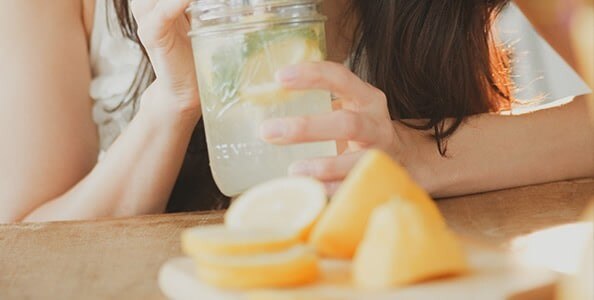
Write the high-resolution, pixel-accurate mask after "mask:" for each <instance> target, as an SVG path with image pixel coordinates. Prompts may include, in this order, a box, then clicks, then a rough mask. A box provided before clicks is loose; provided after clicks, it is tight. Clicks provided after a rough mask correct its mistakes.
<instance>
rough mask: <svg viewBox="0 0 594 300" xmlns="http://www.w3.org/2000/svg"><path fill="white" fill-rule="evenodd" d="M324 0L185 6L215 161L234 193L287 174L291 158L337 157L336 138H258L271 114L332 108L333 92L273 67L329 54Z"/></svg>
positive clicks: (220, 180)
mask: <svg viewBox="0 0 594 300" xmlns="http://www.w3.org/2000/svg"><path fill="white" fill-rule="evenodd" d="M320 2H321V1H320V0H242V1H238V0H198V1H196V2H194V3H193V4H192V5H191V6H190V7H189V9H188V12H189V14H190V16H191V20H192V31H191V32H190V37H191V39H192V47H193V52H194V57H195V63H196V71H197V78H198V86H199V88H200V97H201V103H202V117H203V119H204V125H205V129H206V139H207V144H208V155H209V157H210V167H211V169H212V173H213V176H214V179H215V182H216V183H217V186H218V187H219V189H220V190H221V191H222V192H223V193H224V194H225V195H228V196H235V195H238V194H240V193H242V192H243V191H245V190H247V189H248V188H250V187H252V186H254V185H256V184H258V183H261V182H264V181H267V180H270V179H273V178H276V177H281V176H286V174H287V170H288V167H289V165H290V164H291V163H293V162H295V161H298V160H304V159H308V158H314V157H327V156H334V155H336V144H335V142H333V141H330V142H315V143H306V144H296V145H287V146H284V145H283V146H279V145H272V144H269V143H266V142H264V141H262V140H261V138H260V135H259V128H260V125H261V123H262V122H263V121H265V120H267V119H271V118H282V117H289V116H303V115H314V114H322V113H328V112H331V111H332V106H331V99H330V98H331V97H330V92H328V91H324V90H299V91H298V90H287V89H285V88H283V87H282V86H281V84H279V83H278V82H277V81H276V80H275V73H276V72H277V71H278V70H280V69H282V68H284V67H286V66H290V65H294V64H297V63H301V62H307V61H321V60H323V59H325V55H326V44H325V30H324V24H325V21H326V17H325V16H323V15H322V14H321V12H320Z"/></svg>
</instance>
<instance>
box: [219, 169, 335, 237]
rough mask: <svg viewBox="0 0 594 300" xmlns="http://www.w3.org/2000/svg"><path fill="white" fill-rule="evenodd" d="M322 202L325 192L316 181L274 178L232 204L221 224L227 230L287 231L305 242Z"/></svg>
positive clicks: (310, 179)
mask: <svg viewBox="0 0 594 300" xmlns="http://www.w3.org/2000/svg"><path fill="white" fill-rule="evenodd" d="M326 203H327V199H326V190H325V188H324V185H323V184H322V183H320V182H319V181H317V180H314V179H312V178H307V177H288V178H281V179H275V180H272V181H269V182H266V183H263V184H261V185H258V186H256V187H254V188H252V189H250V190H248V191H247V192H245V193H244V194H243V195H241V196H240V197H239V198H238V199H236V200H235V201H233V203H232V204H231V207H229V209H228V210H227V213H226V214H225V225H226V226H227V227H228V228H231V229H242V230H254V231H267V230H268V231H270V230H279V231H282V232H291V233H293V234H294V236H297V237H299V238H302V239H305V238H306V236H307V235H308V233H309V230H310V229H311V227H312V226H313V224H314V223H315V222H316V221H317V219H318V217H319V216H320V214H321V212H322V210H323V209H324V207H325V206H326Z"/></svg>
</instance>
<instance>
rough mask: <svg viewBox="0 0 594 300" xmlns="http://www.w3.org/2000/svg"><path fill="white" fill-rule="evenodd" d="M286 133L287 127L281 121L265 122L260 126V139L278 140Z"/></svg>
mask: <svg viewBox="0 0 594 300" xmlns="http://www.w3.org/2000/svg"><path fill="white" fill-rule="evenodd" d="M285 132H286V125H285V123H284V122H282V121H279V120H271V121H264V122H263V123H262V125H261V126H260V137H261V138H262V139H264V140H267V141H270V140H277V139H279V138H282V137H283V136H284V135H285Z"/></svg>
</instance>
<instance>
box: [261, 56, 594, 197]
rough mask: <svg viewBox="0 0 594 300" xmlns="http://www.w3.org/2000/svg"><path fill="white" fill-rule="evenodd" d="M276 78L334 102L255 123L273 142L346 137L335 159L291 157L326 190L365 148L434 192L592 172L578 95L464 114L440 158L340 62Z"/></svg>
mask: <svg viewBox="0 0 594 300" xmlns="http://www.w3.org/2000/svg"><path fill="white" fill-rule="evenodd" d="M277 75H278V76H277V78H278V80H279V81H280V82H281V83H282V84H283V85H284V86H285V87H286V88H289V89H325V90H330V91H332V92H333V94H334V95H336V96H337V97H338V98H339V99H340V101H342V108H341V109H339V110H337V111H335V112H332V113H329V114H326V115H319V116H308V117H293V118H284V119H276V120H270V121H266V122H265V123H264V124H263V125H262V128H261V135H262V138H263V139H264V140H266V141H268V142H270V143H275V144H293V143H303V142H312V141H324V140H338V141H348V148H347V151H346V152H345V153H343V154H341V155H339V156H337V157H331V158H321V159H313V160H308V161H301V162H296V163H294V164H293V165H292V166H291V168H290V170H289V171H290V173H293V174H295V175H305V176H313V177H316V178H318V179H320V180H322V181H324V182H326V184H327V186H328V188H329V189H330V191H331V192H332V190H333V189H335V188H336V187H337V185H338V184H339V183H340V182H341V181H342V180H343V179H344V177H345V176H346V175H347V174H348V172H349V171H350V170H351V168H352V167H353V165H354V164H355V163H356V161H357V158H358V157H360V156H361V153H362V152H363V151H364V150H366V149H369V148H379V149H382V150H384V151H386V152H387V153H389V154H391V155H392V156H393V157H394V158H395V159H396V160H398V161H400V162H401V163H402V164H403V165H404V166H405V167H406V168H407V169H408V170H409V171H410V173H411V174H412V176H413V177H414V178H415V179H416V180H417V181H418V182H419V183H421V185H423V186H424V187H425V188H426V189H427V190H428V191H429V192H430V193H431V194H433V195H435V196H438V197H445V196H454V195H462V194H470V193H476V192H483V191H488V190H496V189H504V188H510V187H515V186H520V185H528V184H534V183H541V182H550V181H555V180H563V179H571V178H579V177H587V176H594V126H593V125H592V124H591V123H590V121H589V116H588V111H587V107H586V101H585V100H584V99H581V98H580V99H576V100H575V101H574V102H572V103H570V104H567V105H565V106H562V107H558V108H551V109H547V110H543V111H539V112H535V113H532V114H525V115H519V116H501V115H495V114H481V115H477V116H474V117H471V118H469V119H468V120H467V122H465V123H464V124H463V125H462V126H461V127H460V128H459V129H458V130H457V131H456V133H455V134H454V135H453V136H452V137H450V138H449V139H448V141H447V147H448V148H447V149H448V151H447V155H448V156H447V157H445V158H444V157H442V156H441V155H440V154H439V152H438V150H437V147H436V145H435V141H434V140H433V138H431V136H430V133H428V132H421V131H417V130H414V129H411V128H408V127H406V126H404V125H402V124H400V123H398V122H392V121H391V120H390V115H389V113H388V107H387V102H386V96H385V95H384V94H383V93H382V92H381V91H379V90H378V89H376V88H374V87H372V86H370V85H369V84H366V83H364V82H363V81H361V80H360V79H359V78H357V77H356V76H355V75H354V74H353V73H351V72H350V71H349V70H348V69H346V68H345V67H344V66H342V65H339V64H335V63H330V62H320V63H305V64H300V65H297V66H292V67H288V68H287V69H285V70H283V71H281V72H280V73H279V74H277Z"/></svg>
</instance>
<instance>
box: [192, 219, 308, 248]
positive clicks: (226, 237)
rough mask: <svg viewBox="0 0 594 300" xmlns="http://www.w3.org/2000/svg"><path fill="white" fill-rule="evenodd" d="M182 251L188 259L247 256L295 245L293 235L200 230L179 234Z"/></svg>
mask: <svg viewBox="0 0 594 300" xmlns="http://www.w3.org/2000/svg"><path fill="white" fill-rule="evenodd" d="M181 242H182V250H183V252H184V253H185V254H187V255H189V256H197V255H202V254H212V255H248V254H256V253H262V252H277V251H282V250H286V249H288V248H290V247H292V246H295V245H297V243H298V242H299V240H298V239H297V238H296V237H295V235H294V234H293V233H290V232H280V231H275V230H274V229H272V230H265V231H263V230H259V231H254V230H244V229H236V230H231V229H228V228H227V227H225V226H223V225H212V226H200V227H195V228H190V229H186V230H185V231H184V232H183V233H182V238H181Z"/></svg>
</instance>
